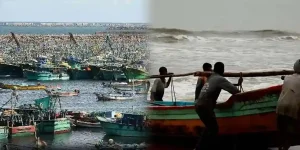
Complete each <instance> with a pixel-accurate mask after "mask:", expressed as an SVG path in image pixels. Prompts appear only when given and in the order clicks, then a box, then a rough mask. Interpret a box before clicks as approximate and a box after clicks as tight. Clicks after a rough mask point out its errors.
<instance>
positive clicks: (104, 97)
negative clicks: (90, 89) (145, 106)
mask: <svg viewBox="0 0 300 150" xmlns="http://www.w3.org/2000/svg"><path fill="white" fill-rule="evenodd" d="M95 95H96V96H97V99H98V101H110V100H132V99H134V95H133V94H132V93H125V92H123V93H122V92H121V93H105V94H99V93H95Z"/></svg>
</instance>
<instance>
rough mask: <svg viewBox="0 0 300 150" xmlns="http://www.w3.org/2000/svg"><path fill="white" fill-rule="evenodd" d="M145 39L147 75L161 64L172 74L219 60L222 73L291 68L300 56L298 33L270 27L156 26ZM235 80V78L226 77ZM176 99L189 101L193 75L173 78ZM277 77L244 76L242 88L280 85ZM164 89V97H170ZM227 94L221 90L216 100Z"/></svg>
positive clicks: (222, 98)
mask: <svg viewBox="0 0 300 150" xmlns="http://www.w3.org/2000/svg"><path fill="white" fill-rule="evenodd" d="M151 37H152V39H151V41H150V42H149V47H151V55H150V61H151V67H150V74H158V69H159V67H161V66H165V67H167V68H168V71H170V72H173V73H175V74H181V73H189V72H195V71H202V65H203V63H205V62H208V63H211V64H212V65H214V63H216V62H218V61H221V62H223V63H224V64H225V71H226V72H247V71H263V70H284V69H290V70H292V69H293V65H294V63H295V61H296V60H297V59H299V58H300V50H299V49H300V40H299V37H300V35H299V34H297V33H289V32H282V31H274V30H260V31H235V32H214V31H203V32H190V31H185V30H176V29H170V30H168V29H156V30H155V32H154V33H153V34H152V35H151ZM229 80H230V81H231V82H233V83H237V81H238V79H237V78H229ZM173 81H174V90H175V95H176V98H177V100H193V99H194V90H195V86H196V82H197V78H196V77H194V76H187V77H178V78H174V79H173ZM281 83H282V80H281V79H280V76H279V77H278V76H276V77H263V78H244V82H243V88H244V90H245V91H248V90H253V89H259V88H264V87H268V86H272V85H277V84H281ZM170 92H171V90H170V88H169V89H166V93H165V100H170V99H171V93H170ZM229 96H230V95H228V94H227V93H226V92H222V94H221V96H220V98H219V101H225V100H226V99H227V98H228V97H229Z"/></svg>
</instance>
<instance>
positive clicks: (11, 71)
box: [0, 63, 23, 78]
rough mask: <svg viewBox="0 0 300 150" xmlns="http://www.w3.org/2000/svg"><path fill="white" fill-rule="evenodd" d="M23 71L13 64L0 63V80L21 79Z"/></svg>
mask: <svg viewBox="0 0 300 150" xmlns="http://www.w3.org/2000/svg"><path fill="white" fill-rule="evenodd" d="M22 77H23V70H22V68H21V67H20V66H18V65H14V64H6V63H0V78H22Z"/></svg>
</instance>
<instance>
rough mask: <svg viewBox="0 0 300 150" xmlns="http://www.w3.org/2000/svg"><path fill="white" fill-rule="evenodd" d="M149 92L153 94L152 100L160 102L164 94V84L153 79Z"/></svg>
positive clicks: (159, 80)
mask: <svg viewBox="0 0 300 150" xmlns="http://www.w3.org/2000/svg"><path fill="white" fill-rule="evenodd" d="M150 92H151V94H153V98H154V100H156V101H162V98H163V96H164V92H165V83H163V82H162V81H161V79H160V78H158V79H155V81H154V83H153V86H152V88H151V91H150Z"/></svg>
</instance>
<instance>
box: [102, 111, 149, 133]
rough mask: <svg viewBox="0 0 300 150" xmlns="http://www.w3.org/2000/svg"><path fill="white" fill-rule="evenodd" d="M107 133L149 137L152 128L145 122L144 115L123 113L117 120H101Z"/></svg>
mask: <svg viewBox="0 0 300 150" xmlns="http://www.w3.org/2000/svg"><path fill="white" fill-rule="evenodd" d="M100 123H101V126H102V128H103V131H104V132H105V133H106V135H111V136H126V137H148V136H149V135H150V132H149V131H150V130H149V128H148V127H147V126H146V124H145V116H144V115H135V114H125V113H123V114H122V118H120V119H116V121H102V120H101V121H100Z"/></svg>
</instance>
